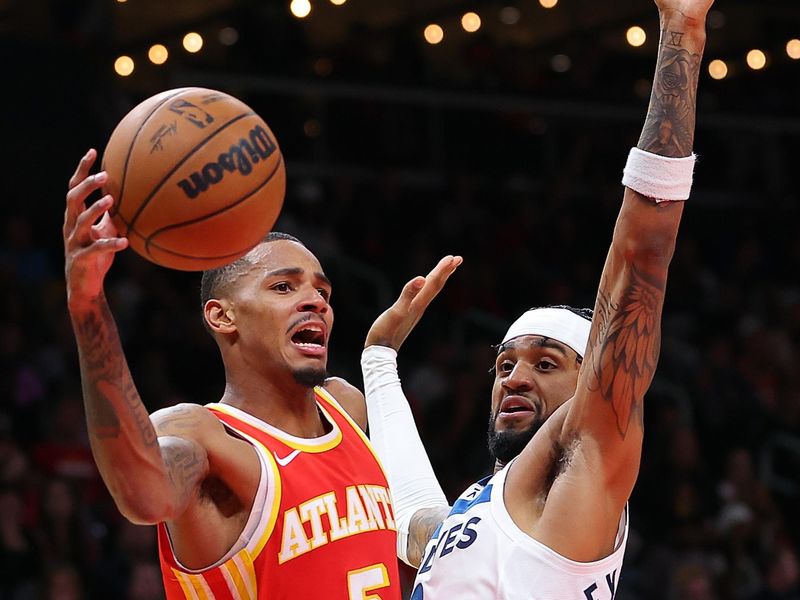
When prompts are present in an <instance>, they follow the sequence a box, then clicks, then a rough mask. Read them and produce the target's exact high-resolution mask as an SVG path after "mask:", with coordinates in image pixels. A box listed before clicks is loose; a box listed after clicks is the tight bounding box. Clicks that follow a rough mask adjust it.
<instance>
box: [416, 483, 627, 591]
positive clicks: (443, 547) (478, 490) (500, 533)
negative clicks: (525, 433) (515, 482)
mask: <svg viewBox="0 0 800 600" xmlns="http://www.w3.org/2000/svg"><path fill="white" fill-rule="evenodd" d="M507 472H508V467H506V468H504V469H503V470H501V471H500V472H498V473H496V474H495V475H494V476H493V477H487V478H485V479H482V480H481V481H479V482H477V483H475V484H474V485H472V486H471V487H470V488H469V489H467V490H466V491H465V492H464V493H463V494H461V496H460V497H459V499H458V500H457V501H456V503H455V504H454V505H453V509H452V510H451V511H450V514H449V515H448V516H447V518H446V519H445V520H444V523H442V525H441V526H440V527H439V529H438V530H437V531H436V533H435V534H434V536H433V538H432V539H431V541H430V542H428V546H427V547H426V548H425V558H424V559H423V561H422V564H421V565H420V568H419V572H418V573H417V578H416V580H415V581H414V591H413V593H412V595H411V600H614V595H615V592H616V589H617V582H618V581H619V575H620V570H621V568H622V557H623V554H624V553H625V544H626V543H627V540H628V509H627V507H626V509H625V512H624V514H623V515H622V518H621V519H620V529H619V534H618V536H617V546H616V550H615V551H614V553H613V554H611V555H610V556H608V557H606V558H604V559H603V560H598V561H595V562H591V563H580V562H575V561H573V560H569V559H566V558H564V557H563V556H561V555H560V554H558V553H556V552H554V551H553V550H551V549H550V548H548V547H547V546H545V545H543V544H541V543H539V542H537V541H536V540H534V539H533V538H531V537H530V536H529V535H527V534H526V533H524V532H523V531H521V530H520V529H519V528H518V527H517V526H516V525H515V524H514V522H513V521H512V520H511V517H510V516H509V514H508V512H507V511H506V507H505V504H504V503H503V485H504V484H505V480H506V473H507Z"/></svg>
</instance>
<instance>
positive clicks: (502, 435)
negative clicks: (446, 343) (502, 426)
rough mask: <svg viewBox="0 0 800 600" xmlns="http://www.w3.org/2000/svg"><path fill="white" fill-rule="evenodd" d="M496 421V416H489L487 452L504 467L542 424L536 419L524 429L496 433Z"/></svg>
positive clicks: (520, 450)
mask: <svg viewBox="0 0 800 600" xmlns="http://www.w3.org/2000/svg"><path fill="white" fill-rule="evenodd" d="M496 421H497V415H493V414H489V430H488V438H489V452H491V454H492V457H493V458H494V459H495V460H496V461H500V462H501V463H503V464H504V465H506V464H508V462H509V461H510V460H511V459H513V458H515V457H517V456H518V455H519V453H520V452H522V450H523V449H524V448H525V446H527V445H528V442H530V441H531V440H532V439H533V436H534V435H536V432H537V431H539V429H540V428H541V426H542V424H543V423H544V421H543V420H541V419H539V418H536V419H534V420H533V421H532V422H531V424H530V425H528V427H527V428H525V429H521V430H519V429H518V430H506V431H497V428H496Z"/></svg>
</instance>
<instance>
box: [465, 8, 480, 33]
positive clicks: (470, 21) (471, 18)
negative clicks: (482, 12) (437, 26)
mask: <svg viewBox="0 0 800 600" xmlns="http://www.w3.org/2000/svg"><path fill="white" fill-rule="evenodd" d="M461 27H463V28H464V31H466V32H468V33H475V32H476V31H478V29H480V28H481V18H480V17H479V16H478V14H477V13H474V12H468V13H464V16H463V17H461Z"/></svg>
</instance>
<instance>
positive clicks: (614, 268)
mask: <svg viewBox="0 0 800 600" xmlns="http://www.w3.org/2000/svg"><path fill="white" fill-rule="evenodd" d="M656 3H657V4H658V7H659V12H660V17H661V27H662V34H661V42H660V44H659V53H658V59H657V64H656V73H655V78H654V81H653V90H652V95H651V98H650V105H649V107H648V112H647V117H646V120H645V124H644V127H643V131H642V134H641V137H640V139H639V143H638V146H639V148H640V149H642V150H645V151H648V152H651V153H654V154H659V155H662V156H665V157H671V158H677V157H685V156H688V155H690V154H691V152H692V146H693V142H694V126H695V99H696V92H697V80H698V75H699V70H700V61H701V56H702V52H703V48H704V44H705V15H706V13H707V11H708V9H709V8H710V6H711V3H712V0H657V2H656ZM682 212H683V202H661V203H656V202H655V201H654V200H653V199H651V198H647V197H644V196H642V195H641V194H639V193H637V192H635V191H633V190H631V189H625V192H624V198H623V202H622V207H621V209H620V213H619V217H618V219H617V222H616V226H615V228H614V234H613V238H612V243H611V248H610V250H609V252H608V256H607V258H606V262H605V266H604V268H603V273H602V275H601V278H600V285H599V289H598V292H597V300H596V305H595V312H594V319H593V321H592V328H591V332H590V336H589V344H588V347H587V351H586V355H585V357H584V360H583V363H582V366H581V370H580V374H579V376H578V383H577V388H576V393H575V397H574V398H573V399H572V400H570V401H569V402H568V403H567V404H566V405H565V406H567V407H568V410H567V414H566V418H565V421H564V424H563V426H562V427H560V428H559V429H558V430H553V429H552V428H550V427H546V428H545V429H546V430H547V431H546V432H542V431H540V433H541V434H543V435H540V436H538V438H539V439H538V440H537V439H536V438H534V442H533V443H532V444H529V445H528V447H527V448H526V449H525V451H524V452H523V453H522V455H521V456H520V459H521V464H522V465H526V464H527V467H526V469H525V470H527V471H530V472H534V473H535V472H536V471H535V466H534V462H533V458H535V457H539V458H541V457H542V456H550V457H551V458H550V459H549V462H550V465H551V467H550V468H551V472H550V473H549V474H547V475H548V477H547V480H548V481H551V482H552V484H550V485H549V487H548V488H547V489H546V490H544V493H543V494H541V496H540V497H539V498H530V499H529V505H530V506H531V507H533V510H530V511H529V512H533V513H535V515H536V517H535V519H533V520H531V521H530V526H529V528H528V531H529V532H530V533H531V534H532V535H533V536H534V537H535V538H536V539H538V540H539V541H541V542H543V543H545V544H547V545H548V546H550V547H551V548H553V549H554V550H556V551H557V552H559V553H561V554H562V555H563V556H566V557H567V558H571V559H573V560H577V561H593V560H597V559H600V558H602V557H605V556H608V555H609V554H610V553H611V552H613V550H614V544H615V540H616V534H617V530H618V525H619V521H620V516H621V515H622V512H623V509H624V506H625V503H626V502H627V500H628V498H629V496H630V493H631V491H632V489H633V486H634V483H635V481H636V478H637V476H638V471H639V463H640V458H641V449H642V440H643V433H644V432H643V420H642V402H643V398H644V394H645V392H646V391H647V389H648V387H649V386H650V383H651V381H652V378H653V375H654V372H655V368H656V363H657V361H658V356H659V349H660V338H661V330H660V322H661V312H662V307H663V303H664V292H665V288H666V282H667V270H668V267H669V263H670V260H671V258H672V255H673V252H674V249H675V240H676V237H677V233H678V225H679V223H680V219H681V214H682ZM548 425H549V423H548ZM546 433H550V434H551V435H550V437H548V435H546ZM526 455H527V458H525V457H526ZM522 461H527V463H526V462H522ZM516 466H517V465H516V464H515V465H513V466H512V468H511V471H510V473H509V485H512V482H514V481H517V482H519V481H520V479H521V478H525V477H527V481H528V482H529V483H531V482H532V484H533V485H535V482H534V481H533V479H532V476H531V475H527V476H526V475H525V474H524V473H525V470H523V469H522V468H520V469H517V468H515V467H516ZM515 471H516V473H515ZM539 473H540V474H541V469H540V470H539ZM516 489H524V487H517V488H516ZM507 490H508V488H507ZM506 494H507V495H508V491H507V492H506Z"/></svg>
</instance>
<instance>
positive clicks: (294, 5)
mask: <svg viewBox="0 0 800 600" xmlns="http://www.w3.org/2000/svg"><path fill="white" fill-rule="evenodd" d="M289 10H290V11H292V14H293V15H294V16H295V17H297V18H298V19H305V18H306V17H307V16H308V15H310V14H311V2H309V1H308V0H292V2H291V3H290V4H289Z"/></svg>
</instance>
